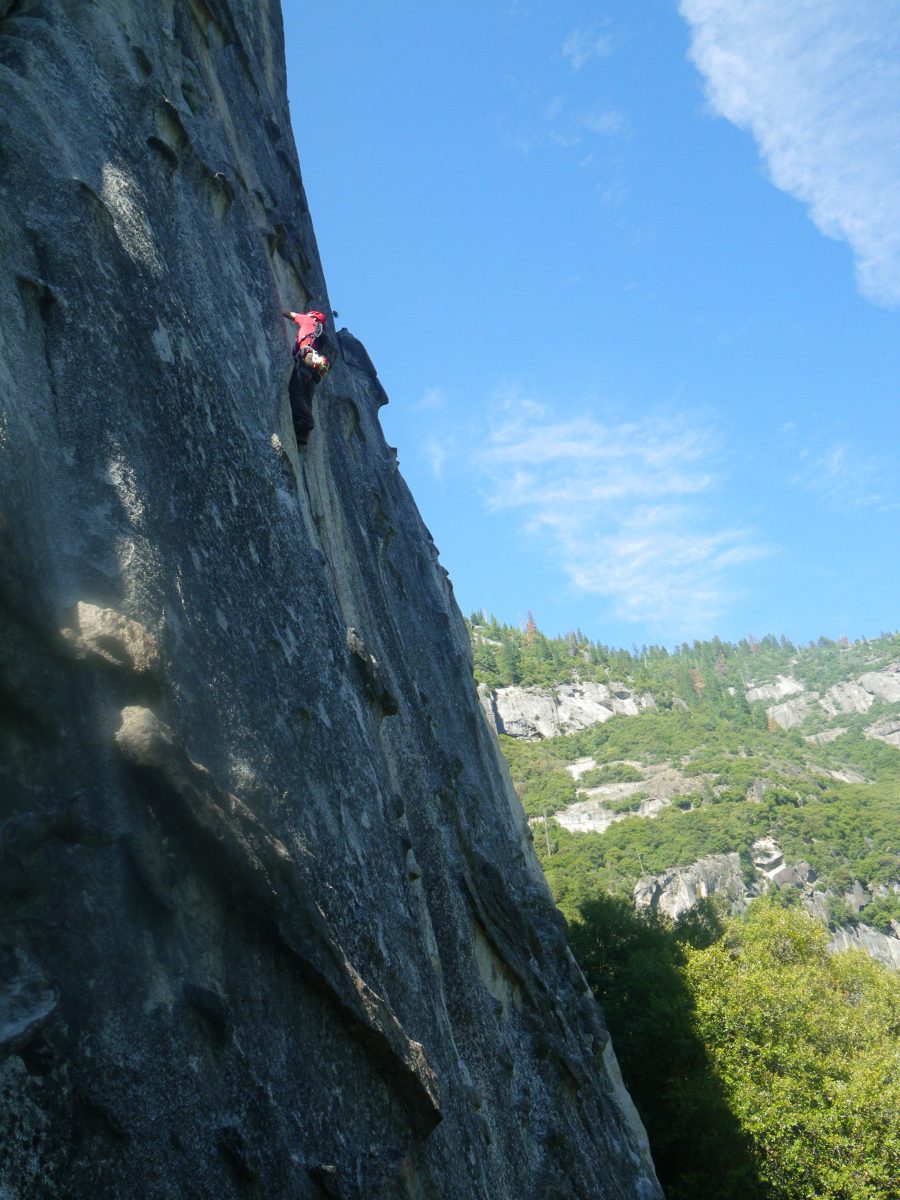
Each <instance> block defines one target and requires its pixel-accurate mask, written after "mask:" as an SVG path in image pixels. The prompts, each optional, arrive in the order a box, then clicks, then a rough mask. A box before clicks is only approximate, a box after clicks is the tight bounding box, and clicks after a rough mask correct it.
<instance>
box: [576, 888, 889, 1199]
mask: <svg viewBox="0 0 900 1200" xmlns="http://www.w3.org/2000/svg"><path fill="white" fill-rule="evenodd" d="M570 939H571V944H572V948H573V951H574V952H575V955H576V957H577V958H578V959H579V962H580V963H581V965H582V968H583V969H584V971H585V974H586V975H587V977H588V980H589V982H590V983H591V986H592V987H593V988H594V991H595V993H596V995H597V997H598V999H599V1000H600V1002H601V1004H602V1005H603V1007H604V1010H605V1012H606V1017H607V1021H608V1023H609V1027H610V1031H611V1033H612V1036H613V1042H614V1045H615V1048H616V1053H617V1056H618V1058H619V1062H620V1064H621V1067H622V1074H623V1076H624V1079H625V1082H626V1084H627V1086H628V1088H629V1091H630V1092H631V1094H632V1096H633V1098H634V1100H635V1103H636V1104H637V1106H638V1109H639V1111H640V1113H641V1116H642V1118H643V1120H644V1122H645V1124H646V1126H647V1130H648V1134H649V1136H650V1142H651V1147H652V1149H653V1154H654V1161H655V1162H656V1165H657V1170H658V1172H659V1175H660V1179H661V1181H662V1184H663V1187H664V1188H665V1190H666V1195H667V1196H668V1198H669V1200H688V1198H689V1197H690V1198H691V1200H695V1198H696V1197H698V1196H702V1197H704V1198H705V1200H763V1198H765V1200H896V1197H897V1196H898V1195H900V1173H898V1164H900V976H898V975H897V974H896V973H894V972H891V971H889V970H888V969H887V968H885V967H882V966H881V965H880V964H878V963H876V962H873V961H872V960H871V959H869V958H867V957H866V956H865V955H864V954H862V953H860V952H847V953H842V954H836V955H829V954H828V953H827V952H826V949H825V944H826V941H827V935H826V933H825V931H824V930H823V929H822V928H821V927H820V926H819V925H818V924H817V923H816V922H815V921H813V920H812V919H811V918H809V917H808V916H807V915H806V914H805V913H804V912H802V911H798V910H796V909H792V910H786V909H783V908H779V907H778V906H777V905H774V904H771V903H770V902H768V901H766V900H757V901H755V902H754V903H753V904H752V905H751V906H750V908H749V910H748V912H747V914H746V916H745V917H744V918H743V919H733V920H728V921H725V922H724V924H720V923H719V922H718V920H717V918H716V917H715V916H714V914H713V913H712V911H711V910H710V909H709V908H708V907H707V908H704V909H702V910H700V911H696V910H695V911H694V912H692V913H688V914H685V916H684V917H683V918H682V920H681V921H680V922H679V923H677V924H676V925H675V926H674V927H673V926H671V925H669V924H667V923H666V922H665V921H664V920H663V919H661V918H659V917H657V916H655V915H650V916H645V917H641V916H638V915H637V914H635V913H634V912H633V911H632V910H631V908H630V906H629V905H628V904H627V903H626V902H625V901H623V900H621V899H618V898H615V897H611V896H598V897H595V898H594V899H592V900H589V901H587V902H586V903H585V904H583V906H582V909H581V914H580V919H579V920H577V921H573V922H572V923H571V925H570Z"/></svg>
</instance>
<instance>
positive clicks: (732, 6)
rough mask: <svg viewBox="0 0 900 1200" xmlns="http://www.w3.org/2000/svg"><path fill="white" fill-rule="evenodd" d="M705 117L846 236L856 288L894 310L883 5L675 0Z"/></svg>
mask: <svg viewBox="0 0 900 1200" xmlns="http://www.w3.org/2000/svg"><path fill="white" fill-rule="evenodd" d="M680 9H681V13H682V15H683V16H684V18H685V20H686V21H687V22H688V24H689V25H690V27H691V33H692V45H691V57H692V58H693V61H694V63H695V64H696V66H697V67H698V69H699V70H700V71H701V73H702V74H703V75H704V76H705V80H706V89H707V95H708V98H709V101H710V104H711V106H712V108H713V109H714V111H715V112H717V113H719V114H720V115H722V116H724V117H727V118H728V120H730V121H732V122H733V123H734V124H735V125H738V126H740V127H742V128H745V129H749V130H750V131H751V132H752V133H753V136H754V137H755V139H756V141H757V143H758V146H759V149H760V153H761V154H762V157H763V159H764V160H765V162H766V165H767V167H768V170H769V173H770V175H771V178H772V181H773V183H774V184H775V185H776V186H777V187H779V188H781V189H782V190H783V191H785V192H788V193H789V194H790V195H792V196H795V197H796V198H797V199H798V200H800V201H802V202H803V203H804V204H806V205H807V206H808V208H809V213H810V216H811V217H812V219H813V221H814V222H815V224H816V225H817V227H818V228H819V229H820V230H821V232H822V233H824V234H826V235H827V236H828V237H833V238H837V239H840V240H843V241H846V242H847V243H848V244H849V245H850V247H851V248H852V250H853V253H854V255H855V258H856V270H857V280H858V284H859V288H860V290H861V291H862V293H863V294H864V295H865V296H867V297H868V298H869V299H870V300H873V301H875V302H877V303H880V304H885V305H890V306H894V305H900V136H898V131H900V20H898V15H897V8H896V5H895V4H894V3H892V2H891V0H681V3H680Z"/></svg>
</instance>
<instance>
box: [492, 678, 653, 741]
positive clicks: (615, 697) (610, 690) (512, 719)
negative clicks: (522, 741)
mask: <svg viewBox="0 0 900 1200" xmlns="http://www.w3.org/2000/svg"><path fill="white" fill-rule="evenodd" d="M479 695H480V697H481V703H482V707H483V708H484V711H485V715H486V716H487V718H488V720H489V721H490V722H491V724H492V725H493V727H494V728H495V729H496V731H497V732H498V733H505V734H506V735H507V736H508V737H519V738H527V739H529V740H532V741H533V740H535V739H537V738H550V737H558V736H559V735H560V734H566V733H575V732H576V731H577V730H579V729H587V728H588V726H590V725H596V724H598V723H601V724H602V723H603V722H604V721H608V720H609V719H610V718H611V717H614V716H629V717H633V716H637V714H638V713H639V712H642V711H643V709H645V708H653V706H654V701H653V697H652V696H650V695H649V694H648V693H638V692H635V691H634V689H633V688H629V687H626V686H625V685H624V684H620V683H611V684H609V685H607V684H605V683H593V682H590V681H588V682H586V683H561V684H558V685H557V686H556V687H552V688H550V687H500V688H496V689H494V690H492V689H490V688H488V687H487V686H485V685H482V686H481V687H480V688H479Z"/></svg>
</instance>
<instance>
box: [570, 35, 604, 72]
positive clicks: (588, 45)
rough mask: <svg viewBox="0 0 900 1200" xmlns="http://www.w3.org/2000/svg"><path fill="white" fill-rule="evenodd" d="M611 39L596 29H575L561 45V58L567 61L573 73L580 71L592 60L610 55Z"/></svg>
mask: <svg viewBox="0 0 900 1200" xmlns="http://www.w3.org/2000/svg"><path fill="white" fill-rule="evenodd" d="M612 49H613V47H612V38H610V37H608V36H607V35H606V34H602V33H598V32H597V30H596V29H575V30H573V31H572V32H571V33H570V34H569V36H568V37H567V38H566V40H565V41H564V42H563V44H562V55H563V58H566V59H568V60H569V62H570V63H571V65H572V70H573V71H580V70H581V68H582V67H583V66H585V65H586V64H587V63H589V62H590V61H591V59H592V58H607V57H608V56H609V55H610V54H612Z"/></svg>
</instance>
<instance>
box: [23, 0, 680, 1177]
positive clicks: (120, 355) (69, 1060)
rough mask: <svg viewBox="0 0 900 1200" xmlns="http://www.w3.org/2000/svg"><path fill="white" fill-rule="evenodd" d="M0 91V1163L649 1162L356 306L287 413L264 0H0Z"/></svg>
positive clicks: (291, 286) (274, 74) (277, 50)
mask: <svg viewBox="0 0 900 1200" xmlns="http://www.w3.org/2000/svg"><path fill="white" fill-rule="evenodd" d="M336 69H338V68H337V67H336ZM0 113H2V117H0V148H2V149H0V171H2V188H0V238H2V254H0V313H2V320H0V456H2V458H0V556H2V564H3V571H2V579H0V699H2V705H0V805H2V809H0V822H2V824H0V854H2V873H0V889H2V916H3V924H2V930H0V1129H2V1137H0V1194H2V1195H4V1196H8V1197H13V1196H14V1197H15V1198H16V1200H62V1198H63V1197H66V1198H72V1200H109V1198H117V1200H120V1198H123V1197H128V1196H137V1195H140V1196H141V1197H142V1198H143V1200H162V1198H169V1197H172V1198H174V1197H184V1196H193V1197H205V1198H209V1200H213V1198H214V1200H227V1198H230V1197H238V1196H240V1197H244V1196H247V1197H251V1196H253V1197H262V1196H265V1197H279V1198H285V1200H289V1198H294V1197H298V1198H304V1200H305V1198H307V1197H309V1198H313V1197H343V1198H345V1200H351V1198H359V1200H362V1198H363V1197H366V1198H368V1200H376V1198H379V1197H380V1198H383V1200H396V1198H399V1197H410V1198H413V1197H417V1198H421V1200H425V1198H426V1197H438V1196H440V1197H442V1198H443V1200H472V1198H473V1197H483V1198H485V1200H502V1198H504V1197H509V1198H512V1197H515V1198H516V1200H521V1198H527V1197H531V1198H533V1200H551V1198H553V1197H555V1198H557V1200H563V1198H565V1200H569V1198H570V1197H582V1198H583V1200H588V1198H591V1200H593V1198H595V1197H601V1196H602V1197H605V1198H609V1200H613V1198H623V1200H624V1198H626V1197H628V1198H632V1197H633V1198H637V1197H644V1198H652V1197H658V1196H660V1191H659V1188H658V1185H657V1183H656V1181H655V1176H654V1173H653V1168H652V1164H651V1162H650V1158H649V1154H648V1151H647V1147H646V1142H645V1139H644V1137H643V1131H642V1128H641V1126H640V1122H639V1121H638V1120H637V1118H636V1116H635V1114H634V1111H633V1109H632V1107H631V1105H630V1101H629V1099H628V1097H627V1095H626V1094H625V1092H624V1090H623V1089H622V1086H621V1081H620V1079H619V1077H618V1072H617V1068H616V1065H615V1059H614V1057H613V1055H612V1052H611V1049H610V1047H609V1044H608V1037H607V1034H606V1032H605V1030H604V1027H603V1024H602V1021H601V1018H600V1014H599V1011H598V1009H597V1007H596V1006H595V1004H594V1002H593V1000H592V998H591V996H590V994H589V993H588V991H587V988H586V986H585V983H584V980H583V978H582V976H581V974H580V972H579V971H578V969H577V967H576V966H575V964H574V962H573V961H572V959H571V957H570V956H569V955H568V952H567V950H566V947H565V942H564V937H563V930H562V925H561V920H560V918H559V917H558V916H557V914H556V912H555V909H554V908H553V906H552V904H551V902H550V898H549V895H548V892H547V890H546V887H545V885H544V883H543V880H542V877H541V875H540V872H539V869H538V867H537V864H536V861H535V859H534V856H533V853H532V849H531V845H530V842H529V838H528V831H527V826H526V824H525V821H524V818H523V815H522V812H521V809H520V807H519V805H518V802H517V801H516V799H515V796H514V793H513V790H512V787H511V785H510V782H509V778H508V774H507V772H506V769H505V766H504V764H503V762H502V759H501V756H500V754H499V751H498V748H497V745H496V740H495V739H494V737H493V734H492V733H491V732H490V731H489V729H488V726H487V724H486V722H485V721H484V718H483V715H482V712H481V709H480V706H479V704H478V700H477V697H476V694H475V688H474V685H473V683H472V674H471V659H470V652H469V648H468V642H467V637H466V632H465V628H464V625H463V622H462V620H461V618H460V615H459V612H458V610H457V607H456V604H455V602H454V600H453V596H452V591H451V588H450V585H449V582H448V579H447V576H446V573H445V572H444V571H443V570H442V568H441V567H440V565H439V564H438V561H437V551H436V549H435V547H434V545H433V543H432V541H431V539H430V537H429V535H428V531H427V530H426V529H425V528H424V526H423V525H422V522H421V520H420V518H419V516H418V513H417V511H416V508H415V506H414V504H413V502H412V499H411V497H410V495H409V493H408V491H407V489H406V487H405V485H404V483H403V481H402V479H401V477H400V475H399V474H398V471H397V463H396V459H395V455H394V453H393V452H392V451H391V449H390V448H389V447H388V446H387V445H386V444H385V442H384V439H383V436H382V433H381V429H380V426H379V421H378V408H379V406H380V405H382V404H383V403H385V400H386V397H385V395H384V392H383V389H382V387H381V385H380V383H379V381H378V379H377V376H376V373H375V370H374V368H373V366H372V363H371V362H370V361H369V358H368V355H367V354H366V352H365V350H364V349H363V347H362V346H361V345H360V344H359V342H357V341H356V340H355V339H354V338H353V337H352V336H351V335H350V334H349V333H346V332H341V333H340V334H338V335H335V334H334V331H330V332H331V336H332V338H334V339H335V340H336V346H337V354H336V363H335V366H334V370H333V371H332V374H331V376H330V377H329V379H328V380H327V381H326V383H325V384H324V385H323V386H322V388H321V389H320V395H319V397H318V399H317V414H316V415H317V428H316V430H315V431H314V433H313V437H312V441H311V443H310V446H309V448H308V449H307V450H305V451H302V452H301V453H300V454H299V455H298V451H297V447H296V445H295V443H294V439H293V433H292V429H291V421H290V415H289V411H288V404H287V379H288V374H289V367H290V356H289V352H288V351H289V346H288V342H287V340H286V333H285V329H284V327H283V321H282V318H281V316H280V311H281V309H282V308H283V307H285V306H286V305H289V306H290V307H291V308H294V309H301V308H303V307H305V306H306V305H309V304H311V303H315V304H316V305H317V306H318V307H321V308H323V309H325V310H326V311H328V309H329V305H328V297H327V293H326V289H325V284H324V280H323V277H322V272H321V267H320V265H319V260H318V255H317V252H316V245H315V239H314V236H313V231H312V226H311V222H310V217H309V213H308V212H307V209H306V204H305V200H304V193H303V188H302V185H301V182H300V176H299V172H298V165H297V160H296V154H295V149H294V144H293V139H292V134H291V129H290V122H289V116H288V109H287V102H286V95H285V68H284V58H283V47H282V33H281V17H280V10H279V7H278V5H277V3H275V2H274V0H258V2H256V0H254V2H252V3H251V0H175V3H169V4H144V3H137V0H132V2H129V0H121V2H120V3H117V4H115V5H107V4H92V3H84V0H77V2H76V0H41V2H39V3H37V2H34V0H0ZM317 115H318V117H319V118H321V114H317ZM362 182H363V183H364V181H362Z"/></svg>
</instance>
